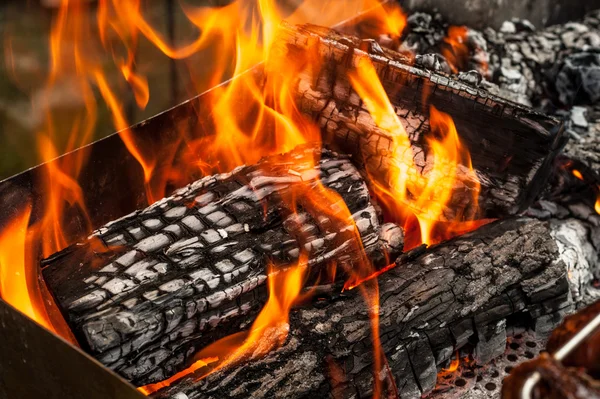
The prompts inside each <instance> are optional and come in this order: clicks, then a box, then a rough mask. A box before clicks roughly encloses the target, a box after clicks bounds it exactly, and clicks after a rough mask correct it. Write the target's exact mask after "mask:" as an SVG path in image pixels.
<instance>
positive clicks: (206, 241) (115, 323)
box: [42, 147, 403, 385]
mask: <svg viewBox="0 0 600 399" xmlns="http://www.w3.org/2000/svg"><path fill="white" fill-rule="evenodd" d="M319 158H320V160H319ZM315 159H316V161H315ZM313 162H316V163H314V164H313ZM319 181H321V182H322V183H323V185H324V186H325V187H327V188H329V189H331V190H334V191H335V192H337V193H338V194H339V196H340V201H341V200H343V202H344V203H345V204H346V205H347V206H348V209H349V211H350V213H351V214H352V219H353V222H354V224H353V223H352V221H350V220H347V219H342V222H340V221H339V220H336V218H339V216H336V217H333V216H332V215H334V214H335V213H336V212H337V211H336V209H337V208H336V207H338V208H340V209H343V207H345V206H346V205H344V204H342V203H338V202H332V203H331V204H327V202H325V205H327V206H331V213H330V214H326V213H323V212H322V211H319V210H318V209H315V207H314V206H312V205H311V204H310V203H308V201H307V200H306V198H303V197H302V196H300V195H299V198H298V205H297V206H298V212H297V213H294V212H293V211H292V208H291V206H292V205H291V204H290V202H289V198H288V197H290V196H291V195H292V193H293V190H294V189H295V188H297V187H299V186H300V182H302V184H303V185H305V186H304V187H308V188H310V189H311V190H315V193H316V194H315V195H319V193H320V191H318V184H319ZM321 194H322V193H321ZM286 198H287V200H286ZM320 201H323V199H320ZM340 215H344V214H343V212H342V213H340ZM354 225H355V226H356V228H358V231H359V233H360V237H361V239H362V244H363V246H364V249H365V252H366V254H367V255H371V258H372V260H373V261H374V262H375V263H376V262H378V261H382V260H383V249H385V250H386V251H389V252H391V255H392V256H394V255H393V254H394V253H399V252H401V251H402V243H403V241H402V237H403V236H402V231H401V229H400V228H398V227H395V226H393V225H389V224H388V225H385V226H380V224H379V221H378V216H377V213H376V211H375V209H374V208H373V206H372V204H371V202H370V198H369V192H368V190H367V187H366V185H365V183H364V181H363V180H362V178H361V176H360V174H359V173H358V172H357V170H356V169H355V168H354V167H353V166H352V164H351V163H350V161H349V159H348V158H347V157H343V156H338V155H337V154H334V153H332V152H329V151H323V152H322V153H321V150H317V149H315V148H313V147H308V148H300V149H297V150H295V151H293V152H292V153H288V154H285V155H281V156H274V157H268V158H265V159H263V160H262V161H261V162H259V163H258V164H256V165H253V166H247V167H240V168H237V169H235V170H234V171H233V172H231V173H226V174H221V175H216V176H207V177H205V178H203V179H201V180H199V181H196V182H195V183H192V184H190V185H188V186H186V187H184V188H182V189H179V190H177V191H176V192H175V193H174V194H173V195H172V196H171V197H168V198H164V199H162V200H161V201H158V202H157V203H155V204H153V205H151V206H150V207H148V208H146V209H143V210H138V211H135V212H133V213H132V214H130V215H127V216H125V217H123V218H121V219H118V220H115V221H113V222H111V223H108V224H107V225H105V226H103V227H101V228H100V229H98V230H97V231H95V232H94V233H93V234H92V235H91V236H90V238H89V239H88V241H86V242H84V243H80V244H76V245H72V246H70V247H68V248H66V249H65V250H63V251H61V252H59V253H57V254H56V255H54V256H52V257H51V258H49V259H47V260H45V261H44V263H43V270H42V273H43V276H44V279H45V281H46V284H47V286H48V288H49V289H50V291H51V292H52V294H53V295H54V296H55V298H56V300H57V303H58V304H59V306H60V308H61V310H62V311H63V313H64V315H65V318H66V319H67V321H68V322H69V324H70V326H71V327H72V329H73V332H74V333H75V335H76V337H77V339H78V341H79V343H80V344H81V345H82V347H83V348H84V349H85V350H86V351H87V352H88V353H90V354H92V355H93V356H95V357H96V358H97V359H98V360H99V361H100V362H102V363H103V364H105V365H107V366H108V367H110V368H111V369H113V370H115V371H117V372H118V373H120V374H121V375H123V376H124V377H126V378H127V379H129V380H130V381H132V382H133V383H134V384H137V385H143V384H147V383H150V382H155V381H159V380H161V379H163V378H165V377H168V376H169V375H171V374H173V373H175V372H177V371H179V370H180V369H181V368H183V367H184V366H185V363H186V361H187V360H188V357H189V356H190V355H192V354H193V353H195V352H196V351H197V350H198V349H200V348H201V347H203V346H205V345H207V344H208V343H210V342H211V340H215V339H217V338H220V337H223V336H225V335H228V334H231V333H232V332H237V331H239V329H240V325H239V324H240V322H242V321H240V320H243V319H244V317H245V316H248V317H253V316H255V315H256V313H257V312H258V310H260V308H261V307H262V304H263V303H264V301H265V300H266V288H265V284H264V281H265V279H266V273H267V263H273V264H274V265H276V267H283V266H285V265H290V264H293V263H295V262H297V261H298V257H299V255H300V251H301V250H303V251H306V252H307V253H308V254H309V256H310V258H309V263H308V266H309V270H310V276H309V278H308V280H309V281H310V280H312V281H314V280H315V279H316V278H317V277H319V276H320V277H321V278H326V277H327V275H326V270H327V268H326V267H325V266H326V265H327V264H329V263H331V262H337V264H338V265H340V266H343V265H346V266H347V267H352V263H353V257H356V253H355V252H356V251H358V250H359V248H358V247H357V245H356V236H355V235H354V233H353V230H354V227H353V226H354ZM384 247H385V248H384ZM339 273H340V274H341V275H343V273H341V272H339ZM217 326H218V328H216V327H217ZM211 331H212V332H211Z"/></svg>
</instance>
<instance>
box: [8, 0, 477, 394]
mask: <svg viewBox="0 0 600 399" xmlns="http://www.w3.org/2000/svg"><path fill="white" fill-rule="evenodd" d="M142 4H143V3H142V2H140V1H139V0H123V1H117V0H100V1H99V2H98V6H97V10H96V13H95V15H94V14H93V13H91V12H90V7H91V6H90V4H89V3H88V2H83V1H73V0H62V1H61V6H60V8H59V10H58V13H57V14H56V18H55V19H54V21H53V25H52V30H51V34H50V46H49V47H50V62H49V64H50V65H49V71H50V72H49V76H48V78H47V83H46V88H47V92H48V93H52V92H53V91H55V90H57V89H59V88H60V87H62V86H64V85H72V86H73V87H74V88H75V91H76V92H77V94H78V96H79V97H80V100H81V106H80V107H79V108H78V110H77V112H69V113H68V114H69V115H68V117H67V118H66V119H67V121H66V123H65V121H63V120H62V119H64V118H58V115H57V112H56V111H55V110H54V109H53V106H52V102H51V98H52V97H51V95H50V94H48V95H46V96H45V97H44V98H43V99H42V101H41V104H39V105H38V106H40V107H42V108H43V109H44V111H45V113H46V120H45V124H44V127H43V129H41V131H40V132H39V134H38V137H39V138H40V139H39V143H38V144H39V145H38V147H39V150H40V158H41V159H42V160H43V161H49V160H52V159H54V158H56V156H57V155H58V154H60V153H63V152H67V151H71V150H73V149H76V148H79V147H81V146H82V145H84V144H87V143H89V142H90V141H91V139H92V137H93V135H94V130H95V124H96V121H97V118H98V109H99V107H98V104H97V102H96V98H95V97H96V93H97V94H98V96H99V98H101V99H102V101H103V103H104V104H103V105H105V106H106V108H107V109H108V111H109V112H110V115H111V119H112V122H113V124H114V127H115V129H116V130H118V131H119V135H120V137H121V139H122V140H123V142H124V144H125V146H126V147H127V149H128V150H129V152H130V153H131V154H132V156H133V157H134V158H135V159H136V160H137V161H138V163H139V165H140V168H141V170H142V172H143V179H144V184H145V187H146V198H147V200H148V202H149V203H151V202H154V201H155V200H156V199H158V198H161V197H163V196H164V194H165V182H166V181H167V180H168V179H169V178H173V179H177V180H178V181H182V182H183V181H186V182H187V181H189V180H190V177H191V176H195V175H194V173H198V172H199V173H201V174H207V173H213V172H215V171H225V170H230V169H232V168H233V167H235V166H238V165H240V164H243V163H254V162H256V161H257V160H258V159H259V158H261V157H264V156H266V155H270V154H276V153H282V152H286V151H289V150H291V149H293V148H294V147H296V146H298V145H301V144H306V143H313V142H319V141H320V130H319V127H318V126H316V125H315V123H314V122H313V121H310V120H307V119H306V118H305V117H304V116H303V115H302V114H301V112H300V111H299V110H298V109H297V107H296V103H295V97H296V92H295V87H296V83H297V76H298V74H299V72H300V71H302V70H304V69H306V68H319V67H320V63H319V60H320V58H321V57H319V55H318V53H317V51H316V49H315V51H307V52H306V57H305V58H304V59H295V60H294V62H293V63H290V62H289V61H287V59H286V57H285V56H281V52H285V51H287V50H286V48H285V46H281V45H278V43H277V34H278V26H279V24H280V21H282V20H283V19H284V18H285V19H286V20H287V21H288V22H289V23H290V24H296V23H306V22H310V23H313V24H317V25H323V26H331V25H333V24H334V23H337V22H339V21H342V20H345V19H348V18H350V17H353V16H355V15H356V14H357V13H358V12H362V11H365V10H371V13H370V17H369V18H370V19H369V22H370V25H369V28H368V29H370V31H369V32H370V33H369V34H372V35H374V36H376V35H388V36H390V37H392V38H394V40H396V39H398V38H399V37H400V36H401V34H402V32H403V30H404V27H405V25H406V16H405V15H404V13H403V12H402V10H401V9H400V8H399V7H397V6H395V5H391V4H385V5H382V4H380V3H379V2H378V1H377V0H348V1H344V2H340V1H337V0H329V1H323V0H305V1H303V2H301V3H300V4H299V5H298V6H297V7H296V8H295V9H294V10H293V12H291V13H290V12H289V11H284V10H283V9H282V7H281V6H280V4H279V3H278V2H277V1H275V0H235V1H232V2H231V3H229V4H228V5H226V6H223V7H217V8H209V7H192V6H190V5H183V6H182V9H183V12H184V16H185V19H184V20H183V21H182V23H189V24H190V26H191V27H194V28H197V31H198V33H197V36H196V37H195V38H193V39H192V40H191V41H189V42H188V43H186V44H183V45H181V46H175V45H174V44H173V43H170V42H169V41H168V40H166V39H165V38H164V37H163V36H162V34H161V33H160V31H159V30H158V29H156V28H155V27H153V26H152V24H151V23H150V22H149V20H148V19H147V17H146V16H145V15H144V10H143V7H142ZM141 40H146V41H147V42H149V43H151V44H152V45H153V46H154V47H155V48H156V49H158V50H159V51H160V52H161V53H162V54H164V56H165V57H169V58H173V59H181V60H186V62H187V66H188V69H189V70H190V73H191V76H190V78H191V81H192V83H193V85H192V87H191V93H190V95H192V94H197V93H199V92H202V91H204V90H206V89H207V88H210V87H213V86H215V85H216V84H219V83H221V82H223V81H225V80H227V79H229V78H230V77H231V76H234V75H237V76H238V77H237V78H236V79H233V80H232V81H230V82H229V83H228V84H225V85H221V86H218V87H216V88H214V89H213V90H212V91H211V92H210V96H211V97H210V107H209V108H210V118H211V122H212V126H211V129H212V130H213V131H214V135H212V136H211V137H204V138H194V137H193V136H194V135H193V134H187V132H181V137H180V138H179V139H178V140H179V142H181V143H182V148H183V151H184V153H183V154H182V155H181V159H183V160H184V161H186V164H185V165H181V164H178V165H177V166H178V167H177V168H173V169H171V170H167V171H164V174H165V175H164V176H162V175H159V173H158V169H159V168H157V167H156V165H157V162H158V160H157V159H156V158H155V154H154V153H153V151H152V150H151V149H149V148H146V147H145V146H144V145H143V144H142V143H141V142H140V141H139V140H136V137H135V135H134V134H133V133H132V131H131V130H130V129H129V121H128V120H127V118H126V116H125V113H124V111H123V110H124V109H125V107H124V104H123V103H122V102H121V101H120V99H121V98H123V95H122V94H123V93H122V92H121V91H119V85H118V81H117V82H116V83H115V81H114V75H115V72H116V75H117V76H118V77H119V79H121V83H124V86H125V87H129V88H130V90H131V91H132V92H133V94H134V97H135V101H136V104H137V106H138V107H140V108H142V109H143V108H145V107H146V106H147V105H148V103H149V101H150V98H151V90H150V87H149V84H148V79H147V78H146V77H145V76H144V74H143V73H142V71H140V70H139V69H138V68H137V65H136V49H137V47H138V43H139V42H140V41H141ZM6 43H7V49H6V51H7V52H10V51H11V48H12V47H10V48H9V47H8V46H12V42H11V41H10V40H7V42H6ZM107 55H108V56H109V58H111V59H112V61H113V65H108V66H107V65H106V63H105V62H103V61H102V60H104V59H105V58H106V56H107ZM7 59H8V60H9V63H10V62H12V58H10V57H7ZM206 60H211V62H210V65H209V68H208V69H209V73H195V72H196V71H198V69H199V66H198V64H201V66H202V67H204V68H206V65H204V64H207V63H208V62H207V61H206ZM261 62H262V63H263V65H262V66H261V70H262V72H263V73H262V74H258V73H254V72H255V71H250V69H251V68H252V67H254V66H255V65H257V64H259V63H261ZM108 64H110V63H108ZM350 78H351V80H352V83H353V86H354V87H355V89H356V91H357V92H358V93H359V95H360V96H361V98H362V99H363V101H364V102H365V104H366V105H367V108H368V110H369V112H370V113H371V115H372V116H373V118H374V120H375V122H376V123H377V125H378V126H379V127H380V128H382V129H385V130H387V131H389V132H391V133H392V134H393V137H394V148H395V150H394V164H393V167H392V174H391V176H392V177H391V179H390V180H389V182H386V183H388V184H389V187H388V185H381V186H378V187H377V192H378V196H379V197H380V198H382V200H383V201H384V202H385V203H386V204H388V205H389V206H391V207H392V208H393V209H395V210H396V211H397V214H398V215H399V216H400V217H401V218H403V220H404V221H405V227H411V225H412V227H411V228H410V229H407V232H415V231H417V230H418V232H417V233H416V235H418V236H419V238H418V239H415V241H418V242H425V243H429V244H430V243H433V242H436V241H439V240H441V239H443V238H444V237H446V236H447V235H448V234H453V232H457V231H460V230H461V228H463V229H466V228H472V226H473V225H474V223H475V222H471V220H472V219H473V218H474V214H475V212H476V210H474V209H476V199H477V197H478V190H479V183H478V181H477V178H476V176H475V174H474V172H473V170H472V167H471V165H470V159H469V156H468V151H467V150H466V149H465V148H463V147H462V145H461V143H460V141H459V140H458V134H457V132H456V127H455V126H454V123H453V121H452V119H451V117H450V116H449V115H447V114H444V113H443V112H440V111H438V110H436V109H435V108H433V107H431V108H430V115H431V127H432V135H431V136H432V137H430V138H429V139H428V141H427V143H428V149H429V153H430V155H429V156H431V157H432V158H433V159H434V160H435V162H433V163H431V164H432V165H433V167H432V168H430V169H428V170H425V171H422V172H421V171H419V170H418V168H417V167H416V165H415V164H414V161H413V153H412V148H411V143H410V141H409V140H408V137H407V135H406V132H405V131H404V128H403V126H402V124H401V122H400V120H399V118H398V116H397V115H396V114H395V112H394V109H393V107H392V106H391V104H390V102H389V99H388V98H387V95H386V93H385V91H384V90H383V87H382V85H381V82H380V81H379V78H378V77H377V75H376V73H375V71H374V68H373V67H372V65H371V64H370V63H362V64H361V65H360V66H359V68H358V69H357V71H356V72H355V73H354V74H352V76H351V77H350ZM59 119H61V120H59ZM65 125H66V126H67V128H66V129H65V127H64V126H65ZM63 132H65V133H63ZM65 136H66V137H65ZM85 156H86V152H85V151H80V152H78V155H77V156H75V157H70V158H69V159H68V160H62V159H61V160H57V161H55V162H52V163H50V164H48V167H47V172H48V179H47V184H48V187H47V190H46V191H47V192H48V193H49V195H48V197H47V201H46V204H45V209H44V213H43V214H44V217H43V219H42V220H40V221H36V222H35V223H33V224H31V225H30V226H29V228H27V224H28V219H29V218H28V216H29V211H27V212H24V213H23V214H22V215H21V216H19V217H18V218H15V219H14V220H13V223H11V224H10V225H9V226H8V227H7V228H6V230H4V231H2V233H1V236H0V272H1V274H0V276H2V280H0V287H1V290H0V294H1V295H2V298H4V299H6V300H7V301H8V302H10V303H11V304H13V305H15V306H17V307H18V308H19V309H20V310H22V311H24V312H25V313H27V314H28V315H30V317H32V318H34V320H36V321H38V322H39V323H40V324H42V325H45V326H47V327H48V328H51V329H52V330H53V331H55V332H57V333H58V334H60V335H62V336H63V337H67V338H69V337H70V336H69V332H68V329H66V328H65V326H64V321H62V319H61V320H58V321H57V320H54V318H53V317H50V316H48V314H50V313H51V312H50V310H47V309H44V307H43V305H44V303H45V301H43V300H42V299H40V298H42V297H43V293H42V291H43V287H34V286H35V284H33V283H31V284H29V281H28V280H31V278H32V276H34V274H31V273H32V271H35V273H38V271H37V263H36V262H37V260H38V259H39V258H40V257H41V256H40V254H38V253H37V252H35V250H34V249H31V248H28V246H27V245H25V244H26V242H27V237H26V236H27V235H28V234H31V236H32V237H33V238H31V241H32V242H36V243H39V242H42V243H43V249H42V254H41V255H43V256H48V255H50V254H52V253H54V252H56V251H58V250H60V249H62V248H64V247H65V246H66V245H69V244H70V237H69V236H68V234H66V232H65V230H64V219H65V217H66V212H67V211H71V210H72V209H76V210H77V211H78V212H79V213H80V214H83V218H84V219H85V214H86V204H85V193H83V190H82V189H81V187H80V186H79V184H78V178H79V175H80V172H81V170H82V168H83V166H84V165H85V162H86V158H85ZM162 161H163V160H161V162H162ZM188 161H189V162H188ZM317 162H318V160H313V162H312V163H310V162H309V164H310V165H308V166H305V167H314V165H316V164H317ZM291 167H297V165H293V166H291ZM461 168H463V169H464V168H467V169H468V171H467V172H465V171H464V170H463V169H461ZM167 169H168V168H167ZM188 169H189V170H188ZM459 171H461V173H463V175H464V174H465V173H466V174H467V175H468V176H469V177H470V180H469V181H468V184H467V186H468V189H469V191H470V193H471V194H472V197H473V198H472V199H471V201H469V203H468V206H469V207H470V208H468V209H467V205H465V207H464V209H459V211H460V212H464V217H463V218H462V219H463V220H464V221H465V223H467V225H458V224H451V225H444V224H443V223H441V222H440V219H441V216H442V214H443V212H444V210H445V208H446V207H447V206H449V204H448V202H449V200H450V198H451V195H452V192H453V189H454V186H455V184H456V182H457V179H458V177H457V175H458V173H459ZM188 172H189V173H188ZM161 173H163V172H161ZM463 183H464V182H463ZM392 198H397V200H392ZM284 201H286V202H288V205H289V206H288V207H289V209H291V210H293V211H295V210H296V209H297V206H298V205H299V204H300V202H301V205H302V207H303V209H304V210H306V211H307V212H311V213H313V214H315V215H319V214H325V215H327V216H328V217H329V218H330V219H332V221H333V223H334V224H335V225H337V226H338V227H339V229H338V230H339V231H344V232H346V233H348V234H350V235H351V237H352V239H351V240H350V243H351V244H350V245H351V246H352V247H353V248H352V253H354V254H356V256H355V257H354V259H353V263H352V265H351V266H352V267H351V268H349V266H350V265H341V266H342V267H343V268H344V270H343V271H344V272H345V274H346V275H347V276H348V280H347V282H346V286H347V287H357V286H358V288H359V290H360V293H361V294H362V295H363V297H364V298H365V303H366V305H367V307H368V309H369V315H370V319H371V329H372V334H371V335H372V337H373V348H374V354H373V356H374V367H373V372H374V375H375V376H379V375H380V372H381V370H382V369H383V365H384V362H385V356H384V354H383V353H382V351H381V346H380V342H379V290H378V286H377V280H376V279H373V278H372V277H373V276H375V275H376V272H375V270H374V268H373V265H371V264H370V262H369V260H368V259H367V257H366V255H365V253H364V250H363V248H362V243H361V240H360V236H359V233H358V229H357V228H356V226H355V225H354V222H353V219H352V215H351V214H350V211H349V210H348V208H347V206H346V204H345V203H344V201H343V200H342V199H341V198H340V196H339V195H338V194H337V193H335V192H333V191H331V190H329V189H327V188H326V187H324V186H322V185H321V184H320V183H318V184H316V185H309V184H299V185H298V186H297V187H295V188H294V190H292V194H291V196H290V198H285V199H284ZM452 207H453V209H454V208H455V205H454V204H453V205H452ZM415 221H416V224H415ZM469 223H473V224H469ZM88 224H89V222H88ZM25 232H26V233H25ZM15 248H16V249H17V251H16V252H15V251H14V250H15ZM9 249H10V251H9ZM11 251H12V252H11ZM21 254H23V257H22V259H21ZM306 262H307V259H306V254H304V255H303V257H301V259H300V260H299V262H298V264H296V265H280V270H278V271H275V270H271V271H270V273H269V275H268V290H269V299H268V301H267V303H266V304H265V306H264V308H263V309H262V310H261V312H260V314H259V315H258V317H257V318H256V320H255V321H254V323H253V325H252V327H251V329H250V330H249V331H247V332H244V333H239V334H235V335H233V336H230V337H226V338H224V339H223V340H220V341H217V342H215V343H214V344H211V345H209V346H208V347H206V348H205V349H203V350H201V351H200V352H199V353H198V354H196V356H195V359H197V360H196V361H195V362H194V363H193V364H192V366H191V367H190V368H188V369H186V370H184V371H182V372H180V373H178V374H176V375H175V376H172V377H171V378H169V379H167V380H165V381H162V382H161V383H158V384H152V385H149V386H145V387H141V388H140V391H142V392H144V393H146V394H149V393H152V392H155V391H156V390H158V389H161V388H163V387H165V386H168V385H170V384H172V383H173V382H175V381H177V380H178V379H180V378H182V377H184V376H187V375H191V374H192V373H193V375H194V376H196V375H197V374H201V376H200V377H202V376H206V375H208V373H212V372H215V371H216V370H220V369H223V368H225V367H228V366H230V365H233V364H237V363H239V362H241V361H243V360H245V359H255V358H258V357H260V356H264V355H265V354H266V353H268V352H269V351H271V350H273V349H275V348H277V347H279V346H281V345H283V344H284V342H285V340H286V338H287V334H288V331H289V312H290V309H291V308H292V306H293V305H294V304H295V303H296V302H298V301H299V300H301V299H302V298H303V295H302V294H301V292H302V287H303V283H304V279H305V277H306V276H305V273H306ZM7 264H9V265H10V266H8V267H7V266H4V265H7ZM284 266H285V267H284ZM337 267H338V265H333V266H332V270H330V276H328V277H329V278H333V276H335V275H336V268H337ZM21 271H23V275H26V276H29V277H26V278H25V280H18V281H20V283H19V284H16V285H15V286H14V289H13V288H6V287H9V286H12V281H13V280H14V281H17V279H16V277H19V276H18V275H16V272H19V273H21ZM27 271H29V274H27V273H25V272H27ZM19 278H21V277H19ZM36 281H37V279H36ZM16 287H20V288H18V291H14V290H17V288H16ZM32 287H33V288H32ZM14 292H18V293H19V294H18V295H17V294H14ZM61 323H62V324H61ZM206 369H209V370H206ZM374 381H375V382H374V384H375V385H374V387H373V391H374V394H373V396H374V397H379V395H380V393H381V381H380V378H374Z"/></svg>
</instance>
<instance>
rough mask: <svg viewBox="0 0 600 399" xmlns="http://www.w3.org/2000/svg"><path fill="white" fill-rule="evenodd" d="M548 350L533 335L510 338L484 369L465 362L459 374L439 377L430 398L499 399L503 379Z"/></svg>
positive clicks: (543, 342) (525, 333) (527, 332)
mask: <svg viewBox="0 0 600 399" xmlns="http://www.w3.org/2000/svg"><path fill="white" fill-rule="evenodd" d="M545 346H546V342H545V339H540V338H538V337H536V336H535V334H534V333H533V332H531V331H526V332H523V333H519V334H516V335H514V336H513V337H509V338H508V340H507V342H506V351H505V352H504V354H503V355H502V356H501V357H499V358H497V359H495V360H493V361H492V362H490V364H488V365H486V366H483V367H477V366H473V365H468V364H465V362H462V363H461V364H460V365H459V368H458V369H457V370H456V372H454V373H451V374H448V375H446V376H443V377H438V383H437V387H436V390H435V391H434V392H433V393H432V394H431V395H429V397H428V398H429V399H498V398H500V389H501V387H502V380H503V379H504V377H506V376H507V375H508V374H509V373H510V371H511V370H512V368H513V367H515V366H517V365H518V364H520V363H522V362H525V361H527V360H530V359H533V358H534V357H536V356H538V355H539V353H540V351H541V350H543V349H544V348H545Z"/></svg>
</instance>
